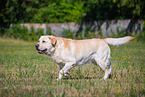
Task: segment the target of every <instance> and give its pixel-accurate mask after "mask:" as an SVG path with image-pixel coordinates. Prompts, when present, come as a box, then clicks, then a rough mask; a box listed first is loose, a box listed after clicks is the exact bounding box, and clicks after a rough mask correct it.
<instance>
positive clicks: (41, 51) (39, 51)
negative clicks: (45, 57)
mask: <svg viewBox="0 0 145 97" xmlns="http://www.w3.org/2000/svg"><path fill="white" fill-rule="evenodd" d="M38 47H39V44H36V45H35V48H36V50H37V51H38V53H39V54H44V53H46V51H47V49H44V50H39V49H38Z"/></svg>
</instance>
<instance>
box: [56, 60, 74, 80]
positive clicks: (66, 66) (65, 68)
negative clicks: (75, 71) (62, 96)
mask: <svg viewBox="0 0 145 97" xmlns="http://www.w3.org/2000/svg"><path fill="white" fill-rule="evenodd" d="M72 67H73V63H72V62H68V63H66V64H65V66H64V67H63V68H62V69H61V70H60V71H59V77H58V78H57V80H61V79H62V77H63V75H65V74H66V73H67V71H68V70H69V69H71V68H72Z"/></svg>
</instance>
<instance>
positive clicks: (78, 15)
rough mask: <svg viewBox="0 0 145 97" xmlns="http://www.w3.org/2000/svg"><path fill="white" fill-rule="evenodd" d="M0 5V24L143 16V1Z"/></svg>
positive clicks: (6, 0)
mask: <svg viewBox="0 0 145 97" xmlns="http://www.w3.org/2000/svg"><path fill="white" fill-rule="evenodd" d="M0 5H1V6H0V27H9V26H10V24H11V23H32V22H33V23H34V22H35V23H64V22H79V21H82V20H85V21H94V20H112V19H145V11H144V10H145V1H144V0H1V1H0Z"/></svg>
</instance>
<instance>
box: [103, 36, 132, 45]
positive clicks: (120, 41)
mask: <svg viewBox="0 0 145 97" xmlns="http://www.w3.org/2000/svg"><path fill="white" fill-rule="evenodd" d="M132 39H134V37H131V36H126V37H122V38H106V39H104V41H105V42H107V43H108V44H110V45H113V46H120V45H123V44H126V43H128V42H129V41H130V40H132Z"/></svg>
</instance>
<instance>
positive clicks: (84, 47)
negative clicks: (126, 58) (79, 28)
mask: <svg viewBox="0 0 145 97" xmlns="http://www.w3.org/2000/svg"><path fill="white" fill-rule="evenodd" d="M132 39H134V37H131V36H126V37H122V38H105V39H96V38H94V39H86V40H73V39H66V38H61V37H55V36H49V35H48V36H41V37H40V39H39V41H38V43H37V44H36V45H35V47H36V50H37V51H38V53H40V54H45V55H48V56H50V57H51V58H52V59H53V60H54V61H55V62H56V63H57V64H58V65H59V68H60V70H59V77H58V78H57V80H61V79H62V77H63V75H66V73H67V71H68V70H69V69H71V68H73V67H75V66H79V65H83V64H86V63H88V62H89V63H90V62H92V63H93V64H95V65H99V66H100V68H101V69H102V70H103V71H104V72H105V75H104V77H103V78H102V79H104V80H105V79H107V78H108V76H109V75H110V73H111V60H110V58H111V56H110V54H111V52H110V48H109V45H113V46H120V45H123V44H126V43H128V42H129V41H130V40H132ZM108 44H109V45H108Z"/></svg>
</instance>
